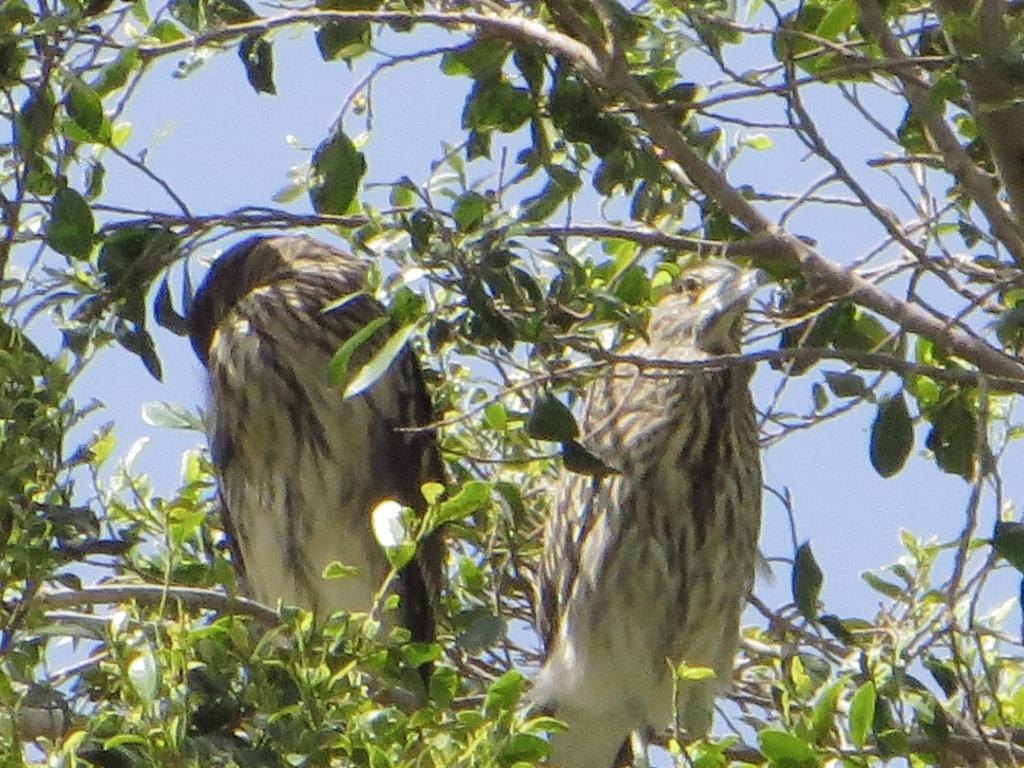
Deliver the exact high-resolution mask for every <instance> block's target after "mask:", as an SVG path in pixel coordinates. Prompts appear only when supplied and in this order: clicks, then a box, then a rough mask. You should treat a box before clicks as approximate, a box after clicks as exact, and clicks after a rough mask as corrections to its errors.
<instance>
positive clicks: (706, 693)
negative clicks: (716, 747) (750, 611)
mask: <svg viewBox="0 0 1024 768" xmlns="http://www.w3.org/2000/svg"><path fill="white" fill-rule="evenodd" d="M754 274H755V273H752V272H749V271H743V270H741V269H739V268H738V267H736V266H734V265H732V264H730V263H728V262H720V261H713V262H707V263H704V264H702V265H700V266H696V267H693V268H690V269H687V270H685V271H684V272H683V274H682V275H681V276H680V278H678V279H677V280H676V283H675V286H674V289H673V291H672V292H671V293H670V294H669V295H668V296H666V297H665V298H664V299H663V300H662V302H661V303H660V304H659V305H658V306H657V307H656V308H655V309H654V310H653V312H652V317H651V321H650V325H649V328H648V337H649V340H647V341H644V340H638V341H636V342H633V343H632V344H630V345H628V346H626V347H625V348H623V349H622V350H620V351H621V353H622V354H624V355H633V356H639V357H642V358H647V359H668V360H701V359H705V358H708V357H712V356H715V355H720V354H723V353H730V352H737V351H739V345H740V320H741V316H742V312H743V309H744V308H745V307H746V304H747V299H748V298H749V296H750V294H751V293H752V291H753V289H754V287H755V286H756V278H755V277H754ZM751 373H752V371H751V369H749V368H748V367H734V368H729V369H726V370H718V371H698V372H680V371H669V370H653V369H647V370H642V371H638V370H637V368H636V367H634V366H632V365H627V364H617V365H615V366H614V368H613V370H612V371H611V372H610V373H609V374H607V375H605V376H603V377H601V378H600V379H598V380H597V381H595V382H593V383H592V384H591V385H590V386H589V387H588V388H587V390H586V392H585V394H584V396H583V401H584V412H583V419H582V431H583V435H584V437H583V443H584V445H585V446H586V447H587V448H588V449H589V450H590V451H592V452H593V453H594V454H595V455H596V456H597V457H598V458H599V459H601V460H602V461H603V462H604V463H605V464H607V465H609V466H610V467H612V468H614V469H616V470H618V472H619V474H615V475H610V476H608V477H604V478H603V479H598V478H593V477H586V476H582V475H576V474H570V473H565V474H564V475H563V477H562V479H561V481H560V483H559V487H558V490H557V495H556V499H555V509H554V513H553V514H552V516H551V518H550V519H549V521H548V524H547V528H546V531H545V541H544V559H543V563H542V574H541V584H540V589H539V610H538V620H539V626H540V631H541V635H542V639H543V642H544V647H545V651H546V653H545V664H544V666H543V668H542V669H541V671H540V673H539V675H538V678H537V681H536V685H535V697H536V699H537V700H538V702H539V703H541V704H542V705H544V706H546V707H547V708H548V709H550V710H551V711H553V712H554V714H555V715H556V716H558V717H559V718H560V719H563V720H565V721H566V722H567V723H568V724H569V726H570V730H569V732H567V733H564V734H556V735H555V736H554V737H553V740H552V762H553V763H554V764H555V765H559V766H561V767H562V768H610V766H612V765H613V763H614V762H615V758H616V755H617V754H618V753H619V751H620V747H621V746H622V744H623V742H624V740H625V739H626V738H627V737H628V734H629V733H630V731H632V730H643V729H646V728H648V727H656V728H662V727H665V726H667V725H668V724H669V723H670V721H671V704H672V695H671V671H670V666H669V662H671V663H673V664H677V663H679V662H681V661H685V662H687V663H688V664H690V665H691V666H705V667H711V668H712V669H714V670H715V671H716V673H717V675H718V680H717V681H715V682H712V683H699V684H689V687H685V688H683V689H681V692H680V694H681V695H680V712H681V713H682V716H683V719H684V724H685V725H686V727H687V728H688V729H689V730H691V731H694V732H698V733H700V732H703V731H705V730H706V729H707V728H708V727H709V725H710V720H711V716H712V711H713V697H714V694H715V692H716V690H720V689H721V688H723V687H725V686H726V685H727V684H728V681H729V679H730V676H731V669H732V660H733V655H734V653H735V649H736V645H737V640H738V630H739V617H740V613H741V611H742V607H743V604H744V601H745V598H746V595H747V593H748V591H749V589H750V586H751V583H752V580H753V574H754V564H755V556H756V548H757V540H758V534H759V530H760V520H761V469H760V455H759V450H758V441H757V424H756V420H755V412H754V407H753V403H752V401H751V398H750V393H749V380H750V376H751Z"/></svg>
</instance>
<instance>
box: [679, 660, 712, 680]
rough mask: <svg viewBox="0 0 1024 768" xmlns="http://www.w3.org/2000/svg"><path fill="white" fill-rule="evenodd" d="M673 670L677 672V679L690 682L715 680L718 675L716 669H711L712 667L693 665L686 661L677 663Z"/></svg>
mask: <svg viewBox="0 0 1024 768" xmlns="http://www.w3.org/2000/svg"><path fill="white" fill-rule="evenodd" d="M673 672H674V673H675V676H676V680H686V681H688V682H700V681H701V680H714V679H715V678H716V677H718V675H716V674H715V670H713V669H711V667H692V666H690V665H689V664H687V663H686V662H685V661H683V662H680V663H679V664H677V665H676V668H675V669H674V670H673Z"/></svg>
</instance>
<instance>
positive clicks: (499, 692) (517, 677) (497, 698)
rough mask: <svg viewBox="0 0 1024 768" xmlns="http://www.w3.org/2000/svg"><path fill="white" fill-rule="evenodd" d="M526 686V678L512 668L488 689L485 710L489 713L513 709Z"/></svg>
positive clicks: (485, 697)
mask: <svg viewBox="0 0 1024 768" xmlns="http://www.w3.org/2000/svg"><path fill="white" fill-rule="evenodd" d="M525 687H526V678H524V677H523V675H522V673H520V672H517V671H516V670H514V669H512V670H509V671H508V672H506V673H505V674H503V675H502V676H501V677H499V678H498V679H497V680H495V681H494V682H493V683H491V687H490V688H488V689H487V694H486V695H485V696H484V710H485V711H486V712H487V713H488V714H497V713H499V712H509V711H511V710H512V709H513V708H514V707H515V706H516V704H517V703H519V697H520V696H521V695H522V693H523V689H524V688H525Z"/></svg>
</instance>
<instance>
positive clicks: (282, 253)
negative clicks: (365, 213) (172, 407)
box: [187, 236, 366, 365]
mask: <svg viewBox="0 0 1024 768" xmlns="http://www.w3.org/2000/svg"><path fill="white" fill-rule="evenodd" d="M365 276H366V265H365V264H363V263H362V262H361V261H359V260H358V259H355V258H353V257H352V256H349V255H348V254H347V253H344V252H342V251H339V250H336V249H334V248H331V247H330V246H327V245H324V244H323V243H319V242H317V241H316V240H313V239H311V238H308V237H294V236H291V237H254V238H250V239H248V240H245V241H243V242H241V243H239V244H237V245H235V246H232V247H231V248H229V249H228V250H227V251H225V252H224V253H223V254H222V255H221V256H220V258H218V259H217V261H215V262H214V264H213V266H212V267H210V271H209V272H208V273H207V275H206V279H205V280H203V284H202V285H201V286H200V287H199V290H198V291H196V295H195V297H194V298H193V300H192V304H191V306H190V307H189V311H188V318H187V320H188V334H189V337H190V338H191V341H192V349H194V350H195V353H196V355H197V356H198V357H199V359H200V360H201V361H202V362H203V364H204V365H205V364H206V362H207V359H208V357H209V350H210V342H211V340H212V339H213V334H214V331H215V330H216V328H217V326H218V325H220V323H221V322H222V321H223V320H224V319H225V317H227V315H228V313H230V312H231V310H232V308H233V307H234V306H235V305H236V304H237V303H238V302H239V301H241V300H242V299H243V298H244V297H245V296H246V295H248V294H249V293H251V292H253V291H255V290H257V289H260V288H261V287H263V286H272V285H278V286H281V287H286V284H287V283H289V282H294V281H295V280H298V279H307V280H312V281H318V282H322V283H323V284H324V285H325V286H328V285H329V286H331V287H332V288H334V289H335V291H336V293H337V296H339V297H340V296H343V295H345V293H349V292H354V291H357V290H359V289H361V288H362V287H363V281H364V280H365Z"/></svg>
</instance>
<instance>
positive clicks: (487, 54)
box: [441, 37, 512, 80]
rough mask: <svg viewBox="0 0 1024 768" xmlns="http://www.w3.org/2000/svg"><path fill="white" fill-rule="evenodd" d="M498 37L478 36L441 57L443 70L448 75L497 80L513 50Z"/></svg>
mask: <svg viewBox="0 0 1024 768" xmlns="http://www.w3.org/2000/svg"><path fill="white" fill-rule="evenodd" d="M511 50H512V49H511V47H510V46H509V44H508V43H507V42H505V41H504V40H501V39H500V38H498V37H478V38H477V39H475V40H474V41H473V42H471V43H467V44H466V45H463V46H462V47H460V48H457V49H456V50H454V51H448V52H447V53H446V54H445V55H444V56H442V57H441V71H442V72H444V73H445V74H446V75H453V76H457V75H465V76H468V77H472V78H473V79H474V80H495V79H497V78H499V77H500V76H501V69H502V66H503V65H504V64H505V59H507V58H508V54H509V52H510V51H511Z"/></svg>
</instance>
